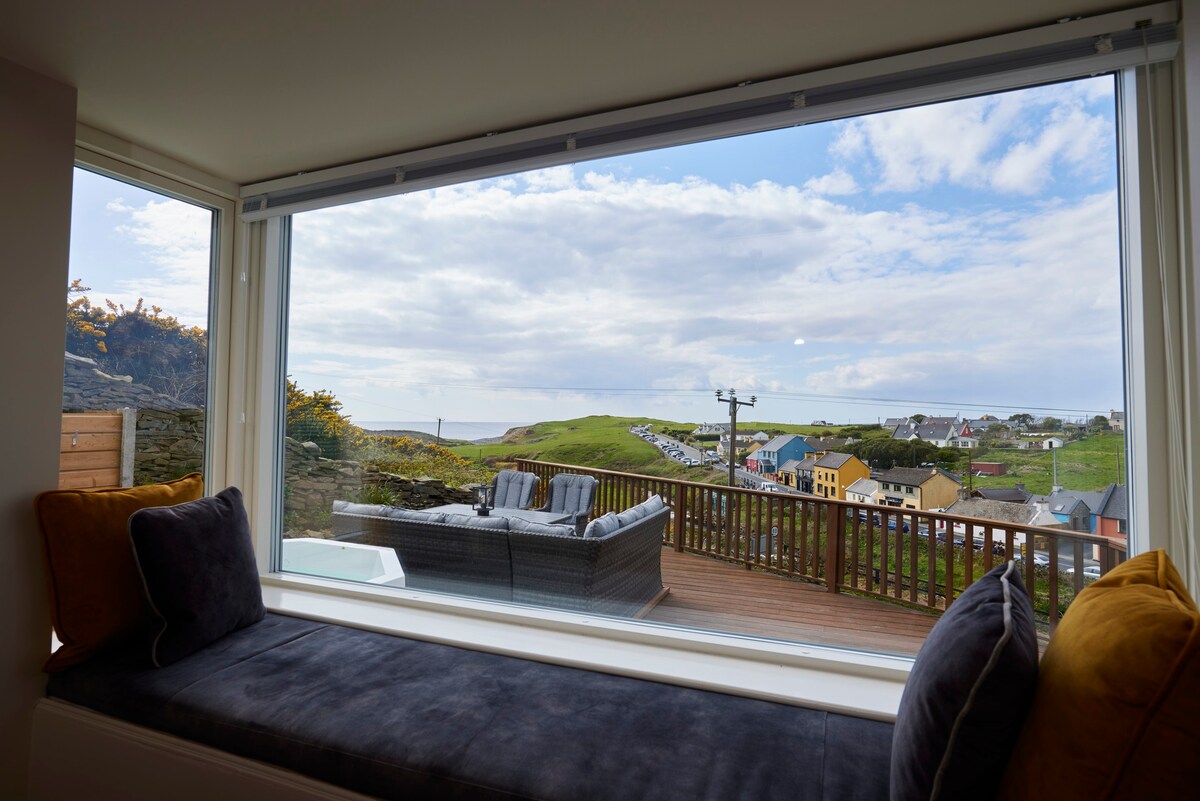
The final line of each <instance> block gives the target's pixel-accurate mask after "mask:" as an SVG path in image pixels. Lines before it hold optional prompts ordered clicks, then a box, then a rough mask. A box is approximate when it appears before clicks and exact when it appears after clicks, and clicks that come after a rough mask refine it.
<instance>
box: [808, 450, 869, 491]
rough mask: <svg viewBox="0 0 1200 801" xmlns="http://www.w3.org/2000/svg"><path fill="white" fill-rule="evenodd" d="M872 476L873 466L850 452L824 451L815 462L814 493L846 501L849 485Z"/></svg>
mask: <svg viewBox="0 0 1200 801" xmlns="http://www.w3.org/2000/svg"><path fill="white" fill-rule="evenodd" d="M870 477H871V468H869V467H867V466H866V465H865V464H863V463H862V461H861V460H859V458H858V457H857V456H853V455H851V454H849V453H836V452H834V453H824V454H822V455H821V456H820V457H818V458H817V460H816V461H815V462H814V463H813V487H814V490H815V492H814V494H815V495H818V496H820V497H822V498H836V499H838V500H839V501H844V500H846V488H847V487H849V486H850V485H851V484H853V483H854V482H855V481H858V480H859V479H863V478H870Z"/></svg>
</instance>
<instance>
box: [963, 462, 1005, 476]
mask: <svg viewBox="0 0 1200 801" xmlns="http://www.w3.org/2000/svg"><path fill="white" fill-rule="evenodd" d="M971 469H972V470H974V471H975V474H976V475H984V476H1002V475H1004V474H1005V473H1007V472H1008V465H1006V464H1005V463H1004V462H971Z"/></svg>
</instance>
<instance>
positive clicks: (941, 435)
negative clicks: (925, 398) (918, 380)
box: [892, 417, 979, 449]
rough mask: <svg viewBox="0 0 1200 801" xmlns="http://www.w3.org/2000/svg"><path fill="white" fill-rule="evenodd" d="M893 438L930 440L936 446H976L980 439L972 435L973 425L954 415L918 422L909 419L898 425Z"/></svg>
mask: <svg viewBox="0 0 1200 801" xmlns="http://www.w3.org/2000/svg"><path fill="white" fill-rule="evenodd" d="M892 439H904V440H914V439H919V440H921V441H922V442H928V443H930V444H931V445H933V446H934V447H936V448H967V449H970V448H975V447H977V446H978V445H979V440H978V439H976V438H975V437H973V436H972V431H971V427H970V426H969V425H967V424H966V423H963V422H960V421H959V420H958V419H957V418H954V417H929V418H926V419H925V420H923V421H922V422H920V423H918V422H916V421H915V420H912V419H909V420H907V421H906V422H904V423H902V424H900V425H898V426H896V429H895V430H894V431H893V432H892Z"/></svg>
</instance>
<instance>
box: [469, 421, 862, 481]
mask: <svg viewBox="0 0 1200 801" xmlns="http://www.w3.org/2000/svg"><path fill="white" fill-rule="evenodd" d="M647 424H648V425H651V426H652V427H653V428H652V430H654V431H663V430H664V429H684V430H688V431H690V430H691V429H693V428H695V427H696V424H695V423H688V422H678V421H674V420H659V419H655V418H650V417H611V416H608V415H593V416H590V417H580V418H576V419H574V420H558V421H551V422H544V423H537V424H535V425H533V426H530V427H528V428H521V429H514V430H512V431H510V432H509V433H508V434H507V435H506V436H505V437H504V440H505V441H504V442H499V443H494V444H490V445H461V446H456V447H453V448H451V449H450V450H451V451H453V452H454V453H455V454H457V455H458V456H461V457H463V458H465V459H471V460H474V461H483V462H485V463H486V464H489V465H496V464H499V463H503V462H510V461H512V460H514V459H537V460H540V461H544V462H557V463H559V464H574V465H579V466H580V467H594V468H599V469H601V470H616V471H620V472H625V473H638V474H640V475H648V476H661V477H664V478H683V479H687V480H689V481H701V482H704V483H713V484H720V483H724V482H725V481H726V480H727V476H726V475H725V474H724V473H718V472H717V471H715V470H711V469H705V468H690V467H686V466H684V465H682V464H680V463H679V462H677V461H675V460H674V459H670V458H667V457H665V456H663V454H662V452H661V451H660V450H659V449H658V448H656V447H654V446H653V445H651V444H650V443H648V442H646V441H645V440H643V439H641V438H640V437H635V436H633V435H632V434H630V433H629V428H630V426H634V425H647ZM760 429H763V430H769V431H781V430H783V431H786V432H787V433H803V434H820V433H822V432H825V431H832V432H834V433H835V434H836V433H837V432H838V431H839V430H840V428H839V427H836V426H835V427H831V428H827V427H824V426H794V425H787V424H779V423H746V427H745V428H744V429H743V427H742V425H741V424H739V425H738V430H739V431H743V430H745V431H758V430H760Z"/></svg>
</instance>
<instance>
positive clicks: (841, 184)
mask: <svg viewBox="0 0 1200 801" xmlns="http://www.w3.org/2000/svg"><path fill="white" fill-rule="evenodd" d="M804 188H805V189H806V190H808V191H809V192H812V193H813V194H817V195H853V194H854V193H856V192H858V191H859V189H858V182H857V181H855V180H854V176H853V175H851V174H850V173H848V172H846V171H845V170H844V169H842V168H841V167H838V168H837V169H835V170H834V171H833V172H830V173H827V174H825V175H822V176H820V177H819V178H809V179H808V180H807V181H805V182H804Z"/></svg>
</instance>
